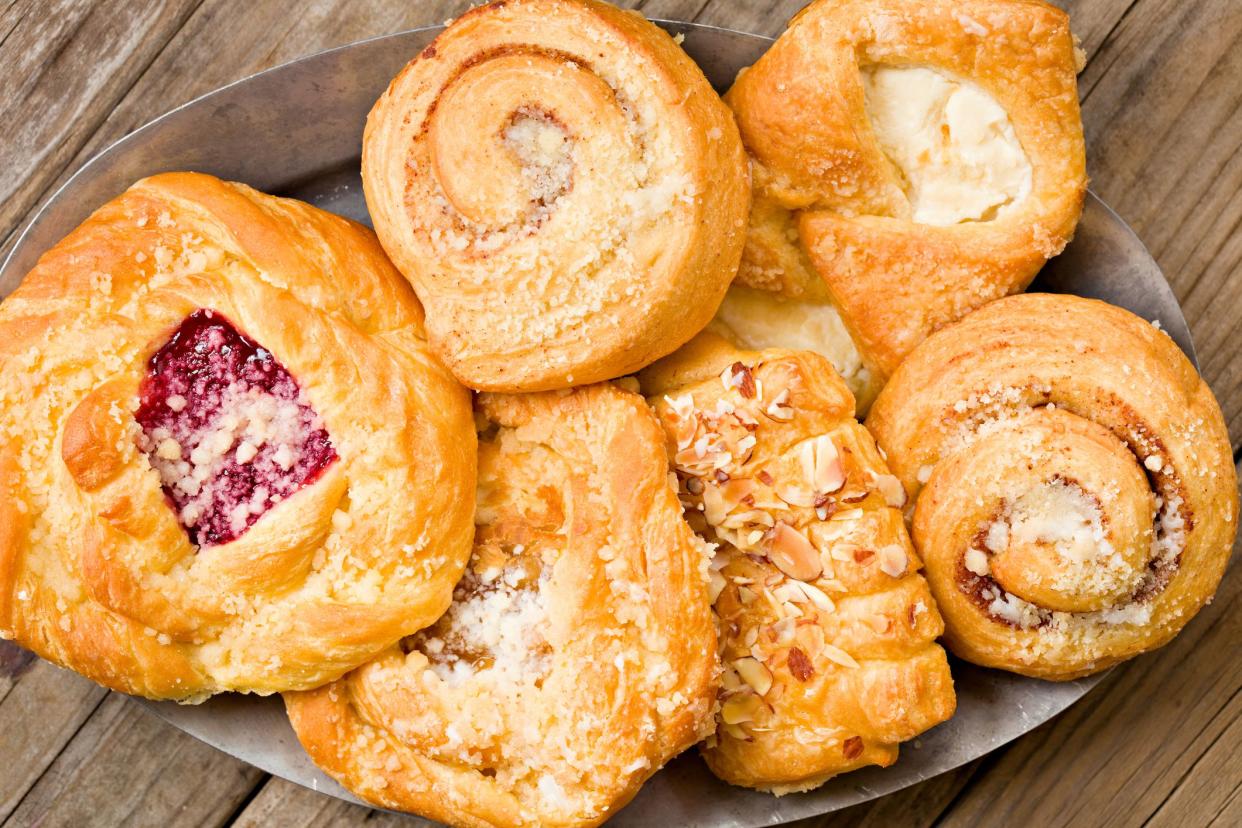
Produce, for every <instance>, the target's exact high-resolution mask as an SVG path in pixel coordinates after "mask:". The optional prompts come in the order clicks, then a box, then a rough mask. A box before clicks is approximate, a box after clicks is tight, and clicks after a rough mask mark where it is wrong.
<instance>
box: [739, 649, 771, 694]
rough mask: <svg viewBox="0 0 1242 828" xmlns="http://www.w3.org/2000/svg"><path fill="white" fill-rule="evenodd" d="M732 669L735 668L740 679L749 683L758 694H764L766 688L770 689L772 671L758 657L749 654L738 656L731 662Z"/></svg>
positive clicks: (766, 690)
mask: <svg viewBox="0 0 1242 828" xmlns="http://www.w3.org/2000/svg"><path fill="white" fill-rule="evenodd" d="M733 669H735V670H737V674H738V675H739V676H741V677H742V681H744V682H746V683H747V684H749V685H750V688H751V689H752V690H754V691H755V692H756V693H758V694H759V695H760V696H763V695H766V694H767V692H768V690H770V689H772V671H771V670H769V669H768V668H767V667H765V666H764V665H763V663H762V662H760V661H759V660H758V659H754V658H751V657H749V656H747V657H746V658H739V659H738V660H737V661H735V662H733Z"/></svg>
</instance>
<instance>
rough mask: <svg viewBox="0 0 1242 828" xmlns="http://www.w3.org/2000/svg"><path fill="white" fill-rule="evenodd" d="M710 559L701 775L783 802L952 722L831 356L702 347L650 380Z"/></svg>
mask: <svg viewBox="0 0 1242 828" xmlns="http://www.w3.org/2000/svg"><path fill="white" fill-rule="evenodd" d="M642 381H643V388H644V391H646V392H647V393H649V394H651V395H653V396H652V397H651V401H652V404H653V405H654V406H655V409H656V412H657V414H658V415H659V416H660V419H661V421H662V422H663V423H664V426H665V434H666V441H665V442H666V446H667V450H668V452H669V455H670V456H671V458H672V460H673V463H674V467H675V469H676V472H677V478H678V481H679V483H680V492H681V497H682V499H683V503H684V504H685V506H686V510H687V514H688V515H689V516H690V518H691V525H692V526H694V527H695V529H696V530H697V531H698V532H700V533H701V534H702V535H703V536H704V537H705V538H707V539H708V540H710V541H711V542H713V543H715V544H716V545H717V546H718V551H717V552H716V556H715V559H714V561H713V563H712V578H713V592H714V595H715V598H714V601H715V609H716V614H717V616H718V618H719V631H720V636H721V644H720V650H721V657H722V660H723V664H724V675H723V682H724V683H723V688H722V694H721V701H722V704H721V707H720V716H719V724H718V729H717V731H716V734H715V737H714V738H713V739H712V740H711V741H710V742H709V743H708V746H707V747H706V749H705V751H704V755H705V757H706V759H707V763H708V765H709V766H710V767H711V769H712V770H713V771H714V772H715V773H716V774H717V775H718V776H720V777H721V778H722V779H725V780H726V781H728V782H731V783H733V784H735V785H746V786H749V787H755V788H761V789H764V790H771V791H773V792H775V793H778V794H781V793H788V792H791V791H803V790H809V789H811V788H814V787H816V786H818V785H820V784H822V783H823V782H824V781H826V780H827V779H828V778H830V777H832V776H834V775H836V774H838V773H842V772H845V771H849V770H853V769H855V768H859V767H862V766H864V765H881V766H886V765H890V764H892V763H893V762H894V761H895V760H896V758H897V746H898V743H900V742H902V741H905V740H907V739H911V738H913V737H914V736H917V735H918V734H919V733H922V732H923V731H925V730H927V729H928V728H930V727H932V726H933V725H935V724H938V723H939V722H942V721H944V720H946V719H948V718H949V717H950V716H951V715H953V711H954V708H955V706H956V700H955V696H954V693H953V681H952V678H951V677H950V675H949V665H948V662H947V660H946V658H945V653H944V650H942V649H941V648H940V647H939V646H938V645H937V644H936V643H935V638H936V637H937V636H938V635H940V633H941V631H942V630H943V624H942V622H941V619H940V613H939V612H937V610H936V605H935V603H934V602H933V601H932V597H931V593H930V592H929V591H928V587H927V583H926V582H925V581H924V580H923V577H922V576H921V575H920V574H919V567H920V564H919V560H918V557H917V556H916V555H915V553H914V550H913V548H912V547H911V546H910V539H909V536H908V535H907V534H906V528H905V524H904V522H903V520H902V515H901V511H900V507H901V506H902V504H903V503H904V500H905V495H904V493H903V492H902V489H901V485H900V484H899V483H898V481H897V478H896V477H894V476H893V475H891V474H889V472H888V469H887V468H886V467H885V465H884V461H883V460H882V459H881V457H880V455H879V453H878V452H877V451H876V447H875V444H874V443H873V442H872V440H871V436H870V435H869V434H868V433H867V431H866V430H865V429H864V428H863V427H862V426H861V425H859V424H858V422H857V421H856V420H855V419H854V400H853V399H852V398H851V396H850V393H849V391H848V390H847V389H846V387H845V384H844V383H843V382H842V381H841V379H840V378H839V377H838V376H837V375H836V373H835V372H834V371H833V370H832V368H831V366H830V365H829V364H828V362H827V360H825V359H824V358H823V357H820V356H818V355H816V354H813V353H809V352H792V351H775V350H771V351H763V352H760V353H753V352H742V351H738V350H736V349H734V348H732V347H731V346H729V345H727V344H726V343H725V342H724V341H723V340H721V339H719V338H718V337H715V336H713V335H711V334H703V335H702V336H700V337H699V338H698V339H695V340H693V341H692V342H691V343H690V344H689V345H688V346H686V348H684V349H682V350H681V351H679V352H678V353H677V354H674V355H673V356H671V357H669V358H667V359H666V360H663V361H661V362H658V363H656V364H655V365H654V366H652V367H651V368H649V369H648V370H647V371H646V372H645V373H644V374H643V377H642Z"/></svg>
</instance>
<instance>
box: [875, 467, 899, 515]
mask: <svg viewBox="0 0 1242 828" xmlns="http://www.w3.org/2000/svg"><path fill="white" fill-rule="evenodd" d="M875 487H876V489H878V490H879V492H880V494H881V495H883V496H884V501H885V502H886V503H888V505H889V506H892V507H893V508H894V509H900V508H901V507H902V506H905V505H906V490H905V488H904V487H903V486H902V485H901V481H900V480H898V479H897V478H896V476H894V475H891V474H879V475H876V477H875Z"/></svg>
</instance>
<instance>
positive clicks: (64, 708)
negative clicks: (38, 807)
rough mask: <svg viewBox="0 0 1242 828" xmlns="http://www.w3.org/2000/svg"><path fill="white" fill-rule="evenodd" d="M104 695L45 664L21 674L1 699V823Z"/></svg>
mask: <svg viewBox="0 0 1242 828" xmlns="http://www.w3.org/2000/svg"><path fill="white" fill-rule="evenodd" d="M19 661H20V659H19ZM107 693H108V691H107V690H104V689H103V688H102V687H100V686H98V685H97V684H94V683H93V682H90V681H88V680H86V679H84V678H82V677H81V676H79V675H77V674H75V673H71V672H69V671H68V670H62V669H60V668H59V667H53V666H52V665H50V664H48V663H47V662H45V661H36V662H34V663H32V664H30V665H29V667H28V669H25V670H24V672H22V673H21V675H20V676H19V677H18V679H17V681H15V682H14V683H13V684H12V686H11V687H10V688H9V691H8V692H7V693H6V694H5V696H4V698H3V699H0V756H2V757H4V763H5V768H4V772H3V773H0V821H3V820H5V819H6V818H7V817H8V816H9V815H10V814H11V813H13V810H14V809H15V808H16V807H17V806H18V803H19V802H21V800H22V798H23V797H24V796H26V794H27V792H28V791H29V790H30V789H31V787H32V786H33V785H34V784H35V783H36V782H37V781H38V780H39V777H40V776H42V775H43V772H44V770H45V769H46V768H47V767H48V766H49V765H51V763H52V761H53V760H54V759H55V758H56V756H57V754H59V753H60V752H61V750H62V749H63V748H64V747H65V745H67V744H68V743H69V742H70V740H71V739H73V737H74V735H75V734H76V733H77V732H78V730H79V728H81V727H82V724H83V723H84V722H85V721H86V720H87V719H88V718H89V717H90V715H91V713H92V712H93V711H94V710H95V708H96V707H98V706H99V703H100V701H102V700H103V699H104V697H105V696H107Z"/></svg>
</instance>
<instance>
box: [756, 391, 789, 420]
mask: <svg viewBox="0 0 1242 828" xmlns="http://www.w3.org/2000/svg"><path fill="white" fill-rule="evenodd" d="M789 396H790V394H789V389H788V388H782V389H781V391H780V393H779V394H777V395H776V399H774V400H772V402H770V403H769V404H768V407H767V408H765V409H764V410H763V413H764V414H767V415H768V417H770V418H771V419H773V420H775V421H776V422H778V423H787V422H789V421H790V420H792V419H793V417H794V411H793V406H791V405H790V404H789Z"/></svg>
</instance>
